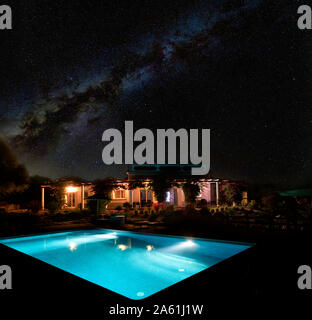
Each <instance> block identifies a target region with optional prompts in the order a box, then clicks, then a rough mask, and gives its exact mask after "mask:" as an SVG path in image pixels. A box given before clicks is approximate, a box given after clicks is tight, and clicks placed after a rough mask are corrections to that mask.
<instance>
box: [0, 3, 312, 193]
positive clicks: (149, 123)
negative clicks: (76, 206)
mask: <svg viewBox="0 0 312 320" xmlns="http://www.w3.org/2000/svg"><path fill="white" fill-rule="evenodd" d="M6 4H8V5H11V7H12V11H13V30H10V31H1V32H0V40H1V53H0V68H1V74H0V110H1V113H0V137H1V139H2V140H4V141H5V142H6V143H7V144H8V145H9V146H10V148H11V150H12V151H13V152H14V154H15V155H16V157H17V159H18V160H19V161H20V162H21V163H24V164H25V166H26V167H27V169H28V171H29V173H30V174H31V175H35V174H39V175H42V176H48V177H50V178H58V177H62V176H67V175H75V176H79V177H82V178H85V179H89V180H92V179H95V178H103V177H106V176H115V177H124V176H125V172H126V167H125V166H107V165H105V164H104V163H103V162H102V157H101V154H102V149H103V147H104V144H103V142H102V141H101V137H102V133H103V131H104V130H105V129H108V128H120V129H122V128H123V126H124V121H125V120H133V121H134V125H135V129H139V128H150V129H152V130H156V129H157V128H175V129H179V128H186V129H190V128H198V129H200V128H210V129H211V173H212V175H213V176H214V177H220V178H229V179H238V180H244V181H247V182H250V183H261V184H273V185H276V186H279V187H283V188H290V187H306V186H308V185H310V180H311V179H310V177H311V173H312V170H311V147H310V146H311V131H312V111H311V109H312V108H311V102H312V97H311V84H312V83H311V79H312V77H311V73H312V70H311V63H312V61H311V59H312V58H311V57H312V55H311V51H312V48H311V45H312V41H310V40H311V36H312V34H311V33H310V34H309V31H301V30H299V29H298V28H297V19H298V15H297V8H298V6H299V5H300V4H302V3H301V2H300V1H296V0H291V1H287V0H283V1H282V0H281V1H279V0H275V1H271V0H210V1H200V0H197V1H192V0H187V1H184V0H179V1H178V0H173V1H168V0H167V1H162V0H157V1H148V0H143V1H137V0H132V1H120V0H114V1H112V0H111V1H105V0H102V1H93V0H88V1H78V0H66V1H61V0H40V1H39V0H27V1H26V0H20V1H18V2H17V1H11V3H10V1H6Z"/></svg>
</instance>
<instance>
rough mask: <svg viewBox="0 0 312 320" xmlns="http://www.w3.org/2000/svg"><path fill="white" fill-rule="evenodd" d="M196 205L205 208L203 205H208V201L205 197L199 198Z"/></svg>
mask: <svg viewBox="0 0 312 320" xmlns="http://www.w3.org/2000/svg"><path fill="white" fill-rule="evenodd" d="M198 206H199V207H200V208H205V207H207V206H208V201H207V200H206V199H200V200H199V203H198Z"/></svg>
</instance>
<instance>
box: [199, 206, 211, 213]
mask: <svg viewBox="0 0 312 320" xmlns="http://www.w3.org/2000/svg"><path fill="white" fill-rule="evenodd" d="M200 213H201V214H205V215H207V214H210V210H209V209H208V208H207V207H203V208H201V209H200Z"/></svg>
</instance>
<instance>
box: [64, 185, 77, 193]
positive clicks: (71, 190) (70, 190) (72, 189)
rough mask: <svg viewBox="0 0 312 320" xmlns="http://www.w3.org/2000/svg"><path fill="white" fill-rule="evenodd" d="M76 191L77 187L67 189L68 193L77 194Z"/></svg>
mask: <svg viewBox="0 0 312 320" xmlns="http://www.w3.org/2000/svg"><path fill="white" fill-rule="evenodd" d="M76 191H77V188H76V187H73V186H68V187H66V192H67V193H71V192H76Z"/></svg>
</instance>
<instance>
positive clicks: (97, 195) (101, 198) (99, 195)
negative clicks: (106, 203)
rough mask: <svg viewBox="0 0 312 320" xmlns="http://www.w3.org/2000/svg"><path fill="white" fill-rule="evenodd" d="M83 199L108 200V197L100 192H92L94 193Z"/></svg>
mask: <svg viewBox="0 0 312 320" xmlns="http://www.w3.org/2000/svg"><path fill="white" fill-rule="evenodd" d="M85 200H110V199H109V198H107V197H106V196H105V195H102V194H94V195H92V196H90V197H88V198H86V199H85Z"/></svg>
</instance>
